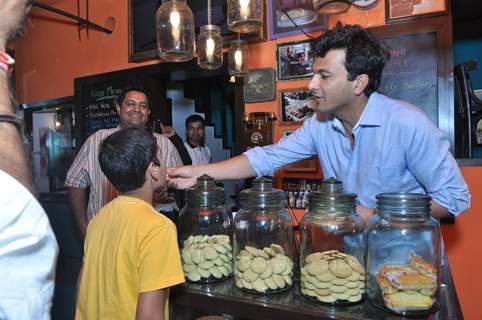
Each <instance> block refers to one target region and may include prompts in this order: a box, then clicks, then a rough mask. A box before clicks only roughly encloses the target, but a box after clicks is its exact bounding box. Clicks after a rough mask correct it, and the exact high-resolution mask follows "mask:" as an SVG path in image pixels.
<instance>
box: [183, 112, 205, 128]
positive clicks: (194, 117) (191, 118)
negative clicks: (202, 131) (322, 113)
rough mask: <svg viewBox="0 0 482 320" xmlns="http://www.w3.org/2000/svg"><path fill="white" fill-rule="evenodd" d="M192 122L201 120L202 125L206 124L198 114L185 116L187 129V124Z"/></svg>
mask: <svg viewBox="0 0 482 320" xmlns="http://www.w3.org/2000/svg"><path fill="white" fill-rule="evenodd" d="M193 122H201V123H202V125H203V127H205V126H206V125H205V123H204V118H203V117H201V116H200V115H198V114H192V115H190V116H189V117H187V118H186V123H185V126H186V129H187V125H188V124H190V123H193Z"/></svg>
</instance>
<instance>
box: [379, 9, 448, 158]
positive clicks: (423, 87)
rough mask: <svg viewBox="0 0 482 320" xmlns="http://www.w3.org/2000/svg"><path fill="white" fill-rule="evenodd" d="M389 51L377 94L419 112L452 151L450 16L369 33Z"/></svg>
mask: <svg viewBox="0 0 482 320" xmlns="http://www.w3.org/2000/svg"><path fill="white" fill-rule="evenodd" d="M371 31H372V34H373V35H374V36H375V37H377V38H378V39H380V40H381V41H382V43H383V45H384V46H385V47H386V48H387V49H388V50H389V51H390V53H391V58H390V60H389V61H388V63H387V65H386V67H385V69H384V71H383V75H382V80H381V84H380V87H379V91H380V92H381V93H383V94H385V95H387V96H389V97H392V98H394V99H398V100H402V101H406V102H409V103H411V104H413V105H415V106H417V107H419V108H421V109H422V110H423V111H425V113H426V114H427V116H428V117H429V118H430V119H431V120H432V122H433V123H434V124H435V125H436V126H438V127H439V129H440V130H441V131H442V133H443V135H444V136H445V137H446V138H447V139H448V140H449V142H450V144H451V147H452V150H453V148H454V91H453V90H454V84H453V77H452V76H451V72H452V67H453V60H452V21H451V17H450V16H442V17H435V18H427V19H419V20H414V21H409V22H404V23H396V24H391V25H386V26H381V27H375V28H372V29H371Z"/></svg>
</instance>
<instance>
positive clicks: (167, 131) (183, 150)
mask: <svg viewBox="0 0 482 320" xmlns="http://www.w3.org/2000/svg"><path fill="white" fill-rule="evenodd" d="M204 129H205V122H204V118H203V117H201V116H200V115H197V114H192V115H190V116H189V117H187V118H186V142H184V143H183V142H182V139H181V138H180V137H179V135H178V134H177V133H176V131H175V130H174V128H173V127H171V126H164V125H163V124H162V123H161V132H162V135H163V136H165V137H167V138H169V140H171V142H172V143H173V144H174V146H176V149H177V151H179V155H180V156H181V159H182V163H183V164H184V165H185V166H187V165H191V164H193V165H195V164H208V163H211V151H210V150H209V148H208V147H207V146H206V145H205V144H204V140H205V130H204Z"/></svg>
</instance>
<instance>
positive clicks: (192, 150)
mask: <svg viewBox="0 0 482 320" xmlns="http://www.w3.org/2000/svg"><path fill="white" fill-rule="evenodd" d="M184 146H185V147H186V150H187V152H188V153H189V156H190V157H191V160H192V164H207V163H210V162H211V151H210V150H209V148H208V147H206V146H200V147H192V146H191V145H190V144H189V143H188V142H184Z"/></svg>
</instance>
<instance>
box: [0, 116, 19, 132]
mask: <svg viewBox="0 0 482 320" xmlns="http://www.w3.org/2000/svg"><path fill="white" fill-rule="evenodd" d="M0 122H8V123H11V124H13V125H15V126H16V127H17V128H18V129H19V130H20V129H21V128H22V125H21V123H20V119H19V118H18V116H17V115H15V114H11V113H3V112H0Z"/></svg>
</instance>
